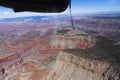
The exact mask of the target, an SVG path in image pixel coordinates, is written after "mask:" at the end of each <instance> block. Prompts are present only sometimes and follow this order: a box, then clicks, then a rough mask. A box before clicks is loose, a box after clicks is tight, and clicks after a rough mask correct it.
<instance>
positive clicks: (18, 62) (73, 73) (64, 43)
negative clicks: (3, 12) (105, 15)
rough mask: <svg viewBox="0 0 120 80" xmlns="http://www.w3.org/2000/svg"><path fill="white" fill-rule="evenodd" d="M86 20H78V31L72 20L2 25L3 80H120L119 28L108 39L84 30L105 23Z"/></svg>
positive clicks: (0, 56)
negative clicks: (93, 23) (87, 26)
mask: <svg viewBox="0 0 120 80" xmlns="http://www.w3.org/2000/svg"><path fill="white" fill-rule="evenodd" d="M34 18H35V19H36V17H34ZM74 18H75V17H74ZM85 19H86V21H84V20H83V22H81V21H82V18H80V19H76V22H75V25H76V29H75V30H73V29H72V26H70V24H69V18H68V17H66V18H63V17H62V18H59V20H57V19H53V18H51V17H50V18H48V19H47V18H44V19H41V20H40V23H38V22H39V20H37V21H38V22H36V20H35V22H34V21H33V23H32V18H31V17H30V19H29V17H27V18H25V21H24V18H22V19H19V18H16V19H15V21H16V20H17V21H16V22H15V21H14V19H12V21H11V22H10V20H9V19H8V20H4V21H3V22H0V24H1V26H0V80H120V69H119V68H120V59H119V57H120V45H119V42H118V41H119V38H118V36H119V32H118V31H117V30H118V29H119V28H118V27H117V29H116V32H115V33H117V34H115V33H113V32H110V31H109V30H108V29H107V30H108V32H109V35H110V37H109V36H108V35H107V37H106V33H107V32H105V33H103V34H102V31H100V32H99V33H98V31H97V32H93V31H94V30H93V31H92V28H91V30H87V29H86V30H84V29H81V28H82V27H81V26H85V27H84V28H86V25H87V24H88V25H89V26H90V25H92V24H91V21H90V22H89V20H92V21H97V22H99V21H101V20H100V19H94V18H92V19H91V18H85ZM87 20H88V21H87ZM60 22H61V24H63V25H64V26H63V25H61V24H60ZM84 22H85V23H87V24H85V23H84ZM113 23H114V22H113ZM101 24H103V23H101ZM105 24H106V23H105ZM118 24H119V23H118ZM3 26H4V27H3ZM78 26H79V27H78ZM92 26H93V25H92ZM94 27H95V26H94ZM97 27H98V25H96V28H97ZM112 28H113V27H112ZM103 32H104V31H103ZM107 34H108V33H107ZM111 36H112V37H111ZM113 36H114V37H115V36H117V39H116V40H114V39H113V38H114V37H113Z"/></svg>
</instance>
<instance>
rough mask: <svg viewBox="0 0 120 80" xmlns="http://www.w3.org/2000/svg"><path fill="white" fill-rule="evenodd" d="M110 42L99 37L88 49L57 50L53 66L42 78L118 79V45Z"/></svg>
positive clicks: (61, 79) (75, 79) (72, 79)
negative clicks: (57, 53)
mask: <svg viewBox="0 0 120 80" xmlns="http://www.w3.org/2000/svg"><path fill="white" fill-rule="evenodd" d="M106 41H107V42H106ZM104 42H105V43H104ZM112 43H113V42H112V41H110V40H108V39H104V38H100V39H98V42H97V43H96V45H94V46H93V47H90V48H88V49H85V50H82V49H68V50H64V51H61V52H59V55H58V56H57V59H56V62H55V64H54V66H52V68H51V71H50V72H49V74H48V76H47V77H46V78H45V79H43V80H120V69H119V68H120V59H119V57H120V54H119V50H118V49H119V48H120V46H113V44H112ZM116 49H117V50H116ZM111 50H112V51H114V53H113V52H111Z"/></svg>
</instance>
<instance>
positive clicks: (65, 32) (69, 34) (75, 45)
mask: <svg viewBox="0 0 120 80" xmlns="http://www.w3.org/2000/svg"><path fill="white" fill-rule="evenodd" d="M50 44H51V45H52V48H56V49H62V50H64V49H86V48H89V47H91V46H93V45H94V44H95V39H94V38H93V37H91V36H89V35H87V34H86V33H85V32H83V31H78V30H70V29H62V30H57V31H56V32H55V33H54V35H53V40H52V41H51V42H50Z"/></svg>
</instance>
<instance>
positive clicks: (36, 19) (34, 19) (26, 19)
mask: <svg viewBox="0 0 120 80" xmlns="http://www.w3.org/2000/svg"><path fill="white" fill-rule="evenodd" d="M63 17H68V15H56V16H27V17H17V18H5V19H1V20H0V22H23V21H24V22H41V21H46V20H52V19H59V18H63Z"/></svg>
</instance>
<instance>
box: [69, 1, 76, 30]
mask: <svg viewBox="0 0 120 80" xmlns="http://www.w3.org/2000/svg"><path fill="white" fill-rule="evenodd" d="M69 11H70V21H71V24H72V29H73V30H75V26H74V22H73V17H72V11H71V0H70V3H69Z"/></svg>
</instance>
